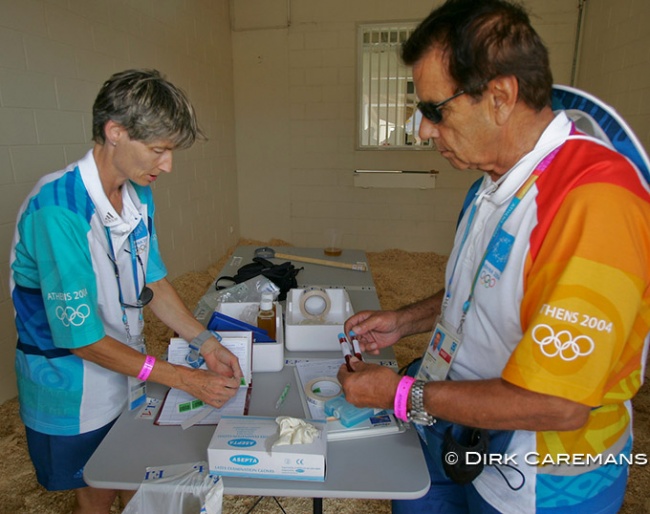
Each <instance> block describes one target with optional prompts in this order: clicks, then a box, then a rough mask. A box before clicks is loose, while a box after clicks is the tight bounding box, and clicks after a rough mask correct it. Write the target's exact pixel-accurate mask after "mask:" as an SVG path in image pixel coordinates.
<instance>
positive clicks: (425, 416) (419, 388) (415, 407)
mask: <svg viewBox="0 0 650 514" xmlns="http://www.w3.org/2000/svg"><path fill="white" fill-rule="evenodd" d="M425 384H426V382H424V381H423V380H416V381H415V382H413V386H412V387H411V410H410V411H409V412H408V413H407V417H408V420H409V421H411V422H413V423H415V424H417V425H427V426H431V425H433V424H434V423H435V422H436V419H435V418H434V417H433V416H432V415H431V414H429V413H428V412H427V411H426V410H424V385H425Z"/></svg>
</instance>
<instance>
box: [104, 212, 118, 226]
mask: <svg viewBox="0 0 650 514" xmlns="http://www.w3.org/2000/svg"><path fill="white" fill-rule="evenodd" d="M111 221H115V216H113V215H112V214H111V212H110V211H109V212H107V213H106V216H104V223H110V222H111Z"/></svg>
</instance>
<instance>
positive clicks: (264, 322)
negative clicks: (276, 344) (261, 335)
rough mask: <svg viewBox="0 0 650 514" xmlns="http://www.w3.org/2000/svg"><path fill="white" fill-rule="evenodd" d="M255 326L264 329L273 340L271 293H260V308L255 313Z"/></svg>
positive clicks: (273, 316) (273, 326)
mask: <svg viewBox="0 0 650 514" xmlns="http://www.w3.org/2000/svg"><path fill="white" fill-rule="evenodd" d="M257 326H258V327H259V328H261V329H262V330H266V332H267V333H268V334H269V337H270V338H271V339H273V340H275V308H274V306H273V295H272V294H271V293H262V300H261V301H260V310H259V312H258V313H257Z"/></svg>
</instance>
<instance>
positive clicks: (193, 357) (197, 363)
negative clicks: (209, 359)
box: [185, 330, 221, 368]
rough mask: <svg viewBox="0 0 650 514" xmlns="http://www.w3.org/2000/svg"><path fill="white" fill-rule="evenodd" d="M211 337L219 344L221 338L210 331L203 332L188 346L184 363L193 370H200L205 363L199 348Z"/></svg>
mask: <svg viewBox="0 0 650 514" xmlns="http://www.w3.org/2000/svg"><path fill="white" fill-rule="evenodd" d="M211 337H214V338H215V339H216V340H217V341H219V342H221V336H220V335H219V334H217V333H216V332H213V331H211V330H204V331H203V332H201V333H200V334H199V335H198V336H196V337H195V338H194V339H192V340H191V341H190V344H189V346H188V348H189V351H188V352H187V355H186V356H185V361H186V362H187V363H188V364H189V365H190V366H192V367H193V368H200V367H201V366H202V365H203V364H204V363H205V359H204V358H203V356H202V355H201V347H202V346H203V343H205V342H206V341H207V340H208V339H210V338H211Z"/></svg>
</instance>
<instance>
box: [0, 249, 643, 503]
mask: <svg viewBox="0 0 650 514" xmlns="http://www.w3.org/2000/svg"><path fill="white" fill-rule="evenodd" d="M239 244H240V245H255V246H263V245H267V246H271V247H273V246H290V244H289V243H287V242H285V241H279V240H271V241H268V242H260V241H251V240H241V241H240V242H239ZM231 253H232V250H231V251H230V252H228V254H227V255H225V256H224V257H223V258H222V259H220V260H219V261H218V262H216V263H214V264H213V265H211V266H210V267H209V268H208V269H207V270H205V271H203V272H189V273H185V274H184V275H181V276H180V277H178V278H177V279H175V280H174V281H173V284H174V285H175V286H176V288H177V289H178V291H179V292H180V294H181V297H182V298H183V301H185V303H186V304H187V305H188V306H189V307H190V308H193V307H194V306H195V305H196V303H197V301H198V300H199V298H201V296H202V295H203V294H204V293H205V291H206V290H207V288H208V287H209V286H210V284H211V283H212V282H213V281H214V279H215V278H216V277H217V274H218V272H219V270H220V269H221V268H222V267H223V266H224V264H225V263H226V262H227V260H228V258H229V257H230V254H231ZM367 257H368V263H369V265H370V269H371V271H372V274H373V279H374V281H375V285H376V287H377V294H378V296H379V300H380V303H381V306H382V308H384V309H392V308H396V307H399V306H401V305H404V304H407V303H410V302H413V301H415V300H418V299H420V298H423V297H425V296H427V295H429V294H432V293H433V292H435V291H437V290H438V289H440V288H441V287H442V286H443V283H442V277H443V273H444V266H445V263H446V258H445V257H442V256H439V255H436V254H434V253H427V252H405V251H401V250H386V251H383V252H376V253H373V252H368V254H367ZM146 319H147V329H146V337H147V346H148V351H149V353H152V354H154V355H161V354H162V353H163V352H164V350H165V346H166V344H167V342H168V341H169V338H170V337H171V336H172V333H171V332H170V331H169V330H168V329H167V328H166V327H165V326H164V325H163V324H162V323H160V321H158V320H157V319H156V318H155V316H153V314H152V313H151V312H146ZM427 340H428V339H427V336H426V335H421V336H414V337H410V338H407V339H405V340H403V341H401V342H400V344H399V345H397V346H396V348H395V353H396V355H397V360H398V363H399V364H400V365H403V364H406V363H408V362H410V361H411V360H412V359H413V358H415V357H417V356H419V355H420V354H421V353H422V351H423V350H424V348H425V347H426V344H427ZM634 409H635V443H634V451H635V453H637V454H638V453H644V454H650V386H648V384H646V385H645V386H644V387H643V388H642V389H641V391H640V392H639V393H638V394H637V396H636V397H635V399H634ZM0 419H2V420H3V423H2V424H1V425H0V455H2V459H1V460H0V514H5V513H7V514H8V513H11V514H33V513H37V514H64V513H66V514H67V513H69V512H71V510H72V505H73V495H72V493H70V492H57V493H49V492H47V491H45V490H44V489H43V488H42V487H40V486H39V485H38V483H37V482H36V479H35V476H34V471H33V468H32V466H31V463H30V461H29V457H28V455H27V448H26V443H25V434H24V427H23V425H22V423H21V422H20V419H19V416H18V402H17V400H16V399H15V398H14V399H11V400H8V401H6V402H5V403H4V404H2V405H0ZM649 490H650V466H633V467H632V468H631V472H630V481H629V484H628V490H627V495H626V498H625V504H624V506H623V509H622V510H621V512H622V513H623V514H642V513H650V499H648V493H647V492H648V491H649ZM257 500H258V498H255V497H250V496H230V495H226V496H225V497H224V503H223V512H224V514H244V513H247V512H248V511H249V509H251V508H252V507H253V505H254V504H255V502H256V501H257ZM277 500H278V502H279V503H280V504H281V505H282V507H283V508H284V510H285V511H286V512H287V513H288V514H291V513H295V514H298V513H308V512H311V509H312V501H311V499H309V498H284V497H281V498H277ZM118 503H119V502H118V501H116V502H115V505H114V506H113V508H112V511H111V512H112V513H113V514H118V513H119V512H121V508H120V506H119V505H118ZM323 511H324V513H325V514H334V513H337V514H352V513H355V514H356V513H377V514H383V513H389V512H390V502H389V501H386V500H350V499H324V500H323ZM253 512H254V513H259V514H262V513H279V512H281V510H280V508H279V507H278V505H277V503H276V502H275V501H274V499H273V498H263V499H262V500H261V501H260V502H259V503H258V504H257V505H256V506H255V507H254V510H253Z"/></svg>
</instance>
